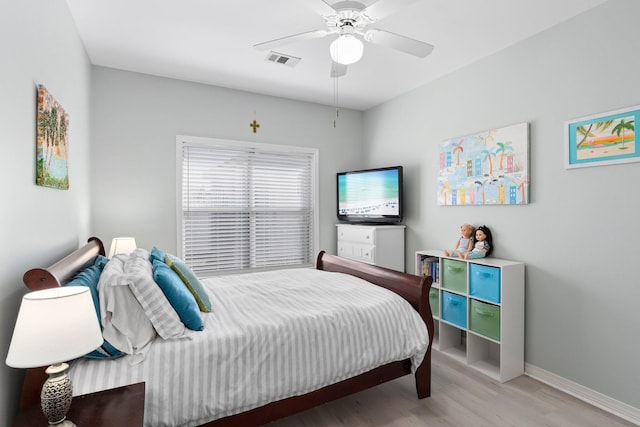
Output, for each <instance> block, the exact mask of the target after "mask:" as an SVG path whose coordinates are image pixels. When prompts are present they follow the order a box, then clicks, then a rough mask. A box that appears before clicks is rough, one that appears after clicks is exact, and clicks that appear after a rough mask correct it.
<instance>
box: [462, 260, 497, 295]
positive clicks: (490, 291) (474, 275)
mask: <svg viewBox="0 0 640 427" xmlns="http://www.w3.org/2000/svg"><path fill="white" fill-rule="evenodd" d="M469 295H471V296H472V297H474V298H479V299H483V300H486V301H490V302H494V303H496V304H500V269H499V268H498V267H489V266H486V265H480V264H469Z"/></svg>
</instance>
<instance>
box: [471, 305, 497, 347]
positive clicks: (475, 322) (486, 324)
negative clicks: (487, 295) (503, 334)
mask: <svg viewBox="0 0 640 427" xmlns="http://www.w3.org/2000/svg"><path fill="white" fill-rule="evenodd" d="M469 307H470V308H469V311H470V313H469V329H470V330H471V331H473V332H475V333H477V334H480V335H484V336H485V337H487V338H491V339H494V340H496V341H500V306H497V305H493V304H487V303H484V302H481V301H478V300H475V299H471V304H470V306H469Z"/></svg>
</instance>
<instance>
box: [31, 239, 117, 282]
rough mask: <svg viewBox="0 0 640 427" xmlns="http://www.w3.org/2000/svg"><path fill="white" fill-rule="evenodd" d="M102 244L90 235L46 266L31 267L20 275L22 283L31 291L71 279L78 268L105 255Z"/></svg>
mask: <svg viewBox="0 0 640 427" xmlns="http://www.w3.org/2000/svg"><path fill="white" fill-rule="evenodd" d="M105 254H106V252H105V251H104V245H103V244H102V241H101V240H100V239H98V238H97V237H90V238H89V240H88V241H87V244H86V245H84V246H82V247H81V248H79V249H77V250H75V251H73V252H72V253H70V254H69V255H67V256H66V257H64V258H62V259H61V260H60V261H58V262H56V263H55V264H53V265H52V266H51V267H48V268H33V269H31V270H29V271H27V272H26V273H24V276H22V280H23V281H24V284H25V285H27V288H29V289H31V290H32V291H38V290H40V289H47V288H55V287H58V286H62V285H64V284H65V283H67V282H68V281H69V280H71V279H72V278H73V277H74V276H75V275H76V274H77V273H78V272H79V271H80V270H82V269H83V268H85V267H88V266H89V265H91V264H92V263H93V262H94V260H95V259H96V257H97V256H98V255H103V256H104V255H105Z"/></svg>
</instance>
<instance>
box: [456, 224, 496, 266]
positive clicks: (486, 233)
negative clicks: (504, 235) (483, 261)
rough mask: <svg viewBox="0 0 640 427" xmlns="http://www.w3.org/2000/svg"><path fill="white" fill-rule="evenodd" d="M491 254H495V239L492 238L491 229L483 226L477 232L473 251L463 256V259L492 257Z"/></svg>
mask: <svg viewBox="0 0 640 427" xmlns="http://www.w3.org/2000/svg"><path fill="white" fill-rule="evenodd" d="M491 252H493V238H492V237H491V230H489V227H487V226H486V225H481V226H480V227H478V229H477V230H476V235H475V239H474V243H473V249H472V250H471V251H469V252H467V253H465V254H463V255H462V257H461V258H464V259H477V258H484V257H486V256H489V255H491Z"/></svg>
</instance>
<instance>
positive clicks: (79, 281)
mask: <svg viewBox="0 0 640 427" xmlns="http://www.w3.org/2000/svg"><path fill="white" fill-rule="evenodd" d="M107 262H109V259H108V258H106V257H104V256H102V255H98V257H97V258H96V260H95V262H94V263H93V265H90V266H89V267H87V268H85V269H84V270H82V271H81V272H79V273H78V274H76V276H75V277H74V278H73V279H71V281H70V282H69V283H67V284H66V285H65V286H84V287H86V288H89V292H90V293H91V298H92V299H93V307H94V308H95V310H96V316H98V323H101V319H102V316H101V313H100V297H99V293H98V282H99V281H100V274H101V273H102V269H103V268H104V266H105V265H106V264H107ZM124 354H125V353H123V352H121V351H120V350H118V349H117V348H115V347H114V346H112V345H111V344H110V343H109V342H108V341H107V340H104V339H103V341H102V345H101V346H100V347H98V348H97V349H95V350H93V351H92V352H90V353H88V354H86V355H85V356H84V357H88V358H91V359H116V358H118V357H121V356H124Z"/></svg>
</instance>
